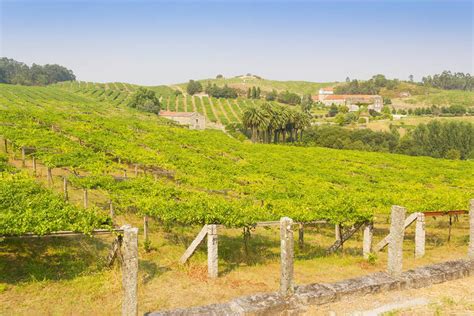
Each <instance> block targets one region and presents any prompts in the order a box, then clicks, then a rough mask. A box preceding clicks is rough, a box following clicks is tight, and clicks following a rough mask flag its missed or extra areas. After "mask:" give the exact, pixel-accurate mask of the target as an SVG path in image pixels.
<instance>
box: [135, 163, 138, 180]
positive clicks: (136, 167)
mask: <svg viewBox="0 0 474 316" xmlns="http://www.w3.org/2000/svg"><path fill="white" fill-rule="evenodd" d="M137 176H138V165H137V164H136V165H135V177H137Z"/></svg>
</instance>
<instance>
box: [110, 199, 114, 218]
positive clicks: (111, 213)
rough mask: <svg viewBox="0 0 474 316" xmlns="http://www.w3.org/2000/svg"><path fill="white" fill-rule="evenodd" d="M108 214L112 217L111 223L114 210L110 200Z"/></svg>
mask: <svg viewBox="0 0 474 316" xmlns="http://www.w3.org/2000/svg"><path fill="white" fill-rule="evenodd" d="M109 216H110V218H111V219H112V223H113V222H114V217H115V211H114V205H113V204H112V200H110V201H109Z"/></svg>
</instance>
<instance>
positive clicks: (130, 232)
mask: <svg viewBox="0 0 474 316" xmlns="http://www.w3.org/2000/svg"><path fill="white" fill-rule="evenodd" d="M121 253H122V287H123V301H122V315H123V316H136V315H137V314H138V297H137V296H138V295H137V292H138V228H132V227H130V226H129V225H127V226H124V227H123V239H122V251H121Z"/></svg>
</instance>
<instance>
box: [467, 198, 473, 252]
mask: <svg viewBox="0 0 474 316" xmlns="http://www.w3.org/2000/svg"><path fill="white" fill-rule="evenodd" d="M468 257H469V259H471V260H474V199H472V200H470V201H469V250H468Z"/></svg>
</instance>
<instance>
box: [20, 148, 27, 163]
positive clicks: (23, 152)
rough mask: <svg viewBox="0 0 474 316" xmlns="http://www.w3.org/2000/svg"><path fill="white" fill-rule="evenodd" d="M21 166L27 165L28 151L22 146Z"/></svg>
mask: <svg viewBox="0 0 474 316" xmlns="http://www.w3.org/2000/svg"><path fill="white" fill-rule="evenodd" d="M21 166H22V167H23V168H24V167H26V153H25V147H21Z"/></svg>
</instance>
